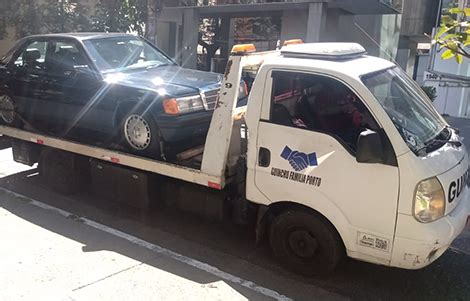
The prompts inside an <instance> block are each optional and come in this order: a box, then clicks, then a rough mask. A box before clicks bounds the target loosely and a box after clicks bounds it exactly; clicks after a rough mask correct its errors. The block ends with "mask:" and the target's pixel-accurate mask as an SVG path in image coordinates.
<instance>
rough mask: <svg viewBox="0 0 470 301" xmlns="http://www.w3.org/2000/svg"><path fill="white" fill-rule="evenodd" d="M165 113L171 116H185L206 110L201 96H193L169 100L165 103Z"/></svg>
mask: <svg viewBox="0 0 470 301" xmlns="http://www.w3.org/2000/svg"><path fill="white" fill-rule="evenodd" d="M163 109H164V111H165V113H167V114H170V115H178V114H185V113H190V112H195V111H201V110H203V109H204V105H203V104H202V98H201V96H200V95H191V96H185V97H179V98H169V99H165V100H164V101H163Z"/></svg>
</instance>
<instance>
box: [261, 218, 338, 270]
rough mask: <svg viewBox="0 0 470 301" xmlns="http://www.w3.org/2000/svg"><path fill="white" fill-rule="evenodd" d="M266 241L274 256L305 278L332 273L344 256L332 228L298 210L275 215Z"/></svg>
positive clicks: (322, 219) (324, 221) (336, 234)
mask: <svg viewBox="0 0 470 301" xmlns="http://www.w3.org/2000/svg"><path fill="white" fill-rule="evenodd" d="M269 240H270V244H271V248H272V250H273V253H274V255H275V256H276V257H277V258H278V259H279V260H280V261H281V262H282V263H283V264H284V265H286V267H287V268H289V269H291V270H293V271H295V272H297V273H299V274H302V275H305V276H312V275H317V274H325V273H328V272H331V271H333V270H334V269H335V267H336V266H337V265H338V263H339V262H340V261H341V259H342V258H343V257H344V253H345V252H344V246H343V243H342V240H341V238H340V237H339V234H338V233H337V231H336V230H335V229H334V227H333V226H332V225H331V224H330V223H329V222H328V221H326V220H325V219H324V218H323V217H322V216H320V215H318V214H314V213H309V212H306V211H302V210H295V209H294V210H289V211H286V212H284V213H281V214H280V215H278V216H277V217H276V218H275V219H274V221H273V222H272V223H271V226H270V229H269Z"/></svg>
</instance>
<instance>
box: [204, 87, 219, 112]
mask: <svg viewBox="0 0 470 301" xmlns="http://www.w3.org/2000/svg"><path fill="white" fill-rule="evenodd" d="M218 96H219V89H217V90H211V91H206V92H204V99H205V104H206V110H208V111H211V110H214V109H215V105H216V103H217V97H218Z"/></svg>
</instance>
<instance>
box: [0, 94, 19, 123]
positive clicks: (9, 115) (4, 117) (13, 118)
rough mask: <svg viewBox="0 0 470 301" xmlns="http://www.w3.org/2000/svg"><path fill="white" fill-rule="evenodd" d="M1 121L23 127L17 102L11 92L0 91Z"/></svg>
mask: <svg viewBox="0 0 470 301" xmlns="http://www.w3.org/2000/svg"><path fill="white" fill-rule="evenodd" d="M0 123H1V124H4V125H8V126H13V127H17V128H21V127H22V126H23V122H22V121H21V119H20V118H19V116H18V113H17V105H16V102H15V100H14V98H13V96H11V95H10V94H9V93H6V92H0Z"/></svg>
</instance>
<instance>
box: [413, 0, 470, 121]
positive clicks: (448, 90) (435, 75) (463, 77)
mask: <svg viewBox="0 0 470 301" xmlns="http://www.w3.org/2000/svg"><path fill="white" fill-rule="evenodd" d="M451 2H452V1H451V0H442V9H445V8H447V7H448V6H449V4H450V3H451ZM458 4H459V6H460V7H470V1H468V0H459V1H458ZM440 15H441V13H439V15H438V16H437V20H436V23H435V24H436V25H437V24H439V18H440ZM436 28H437V26H436ZM468 49H469V51H470V47H468ZM444 50H445V49H443V50H439V49H438V47H433V48H432V49H431V53H430V54H429V55H428V56H427V57H426V59H427V64H426V61H424V60H423V63H424V64H425V65H426V68H421V69H425V71H424V72H423V84H424V85H426V86H433V87H435V88H436V92H437V98H436V100H435V101H434V106H435V107H436V108H437V110H438V111H439V112H440V113H441V114H447V115H450V116H454V117H464V118H470V59H464V60H463V62H462V63H461V64H458V63H457V62H456V60H454V59H450V60H444V59H442V58H441V54H442V52H443V51H444Z"/></svg>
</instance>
